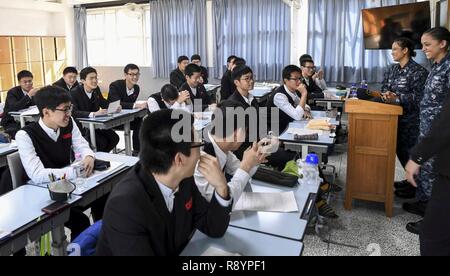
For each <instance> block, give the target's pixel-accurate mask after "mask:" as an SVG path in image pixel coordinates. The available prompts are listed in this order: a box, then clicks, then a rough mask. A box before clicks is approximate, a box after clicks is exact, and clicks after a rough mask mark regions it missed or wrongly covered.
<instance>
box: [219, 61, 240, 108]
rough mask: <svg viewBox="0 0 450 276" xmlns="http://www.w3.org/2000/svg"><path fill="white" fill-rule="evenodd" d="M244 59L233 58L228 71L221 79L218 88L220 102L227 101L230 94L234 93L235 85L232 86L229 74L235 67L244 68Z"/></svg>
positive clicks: (232, 82)
mask: <svg viewBox="0 0 450 276" xmlns="http://www.w3.org/2000/svg"><path fill="white" fill-rule="evenodd" d="M245 63H246V62H245V59H243V58H239V57H236V58H234V59H233V60H232V61H231V62H230V65H229V69H228V71H227V72H225V74H224V75H223V77H222V80H221V82H220V83H221V86H220V101H225V100H227V99H228V98H229V97H230V96H231V94H233V93H234V91H236V85H235V84H234V81H233V78H232V77H231V74H232V72H233V70H234V68H236V67H240V66H244V65H245Z"/></svg>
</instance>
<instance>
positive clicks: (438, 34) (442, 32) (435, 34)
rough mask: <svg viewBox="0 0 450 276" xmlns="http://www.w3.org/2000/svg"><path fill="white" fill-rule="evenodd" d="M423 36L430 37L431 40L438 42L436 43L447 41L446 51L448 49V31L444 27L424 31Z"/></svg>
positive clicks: (449, 46)
mask: <svg viewBox="0 0 450 276" xmlns="http://www.w3.org/2000/svg"><path fill="white" fill-rule="evenodd" d="M423 34H424V35H425V34H427V35H430V36H431V37H432V38H433V39H435V40H438V41H444V40H445V41H447V50H448V49H449V48H450V32H449V31H448V29H447V28H444V27H435V28H431V29H429V30H428V31H426V32H425V33H423Z"/></svg>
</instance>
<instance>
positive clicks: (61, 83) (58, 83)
mask: <svg viewBox="0 0 450 276" xmlns="http://www.w3.org/2000/svg"><path fill="white" fill-rule="evenodd" d="M53 85H54V86H58V87H60V88H62V89H64V90H66V91H67V92H70V91H72V90H74V89H75V87H77V86H78V85H79V83H78V81H75V83H74V85H73V86H72V88H70V90H69V88H68V87H67V83H66V81H65V80H64V78H60V79H59V80H58V81H56V82H55V83H54V84H53Z"/></svg>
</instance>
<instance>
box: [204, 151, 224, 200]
mask: <svg viewBox="0 0 450 276" xmlns="http://www.w3.org/2000/svg"><path fill="white" fill-rule="evenodd" d="M198 170H199V171H200V173H201V174H202V175H203V177H205V179H206V180H207V181H208V182H209V184H211V185H212V186H213V187H214V188H215V189H216V192H217V193H218V194H219V196H220V197H222V198H224V199H227V198H228V185H227V180H226V178H225V175H224V173H223V171H222V169H221V168H220V165H219V161H217V158H215V157H213V156H211V155H209V154H206V153H205V154H203V153H202V156H201V157H200V161H199V163H198Z"/></svg>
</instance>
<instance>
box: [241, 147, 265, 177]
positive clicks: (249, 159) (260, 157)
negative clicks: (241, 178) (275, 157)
mask: <svg viewBox="0 0 450 276" xmlns="http://www.w3.org/2000/svg"><path fill="white" fill-rule="evenodd" d="M259 147H260V145H259V144H258V143H256V142H254V143H253V145H252V146H251V147H249V148H248V149H247V150H246V151H245V152H244V155H243V157H242V161H241V167H240V168H241V169H242V170H244V171H246V172H247V173H249V172H250V170H251V169H252V168H253V167H256V166H258V165H260V164H264V163H267V159H266V158H267V156H268V155H267V154H265V153H262V152H261V151H260V150H259Z"/></svg>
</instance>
